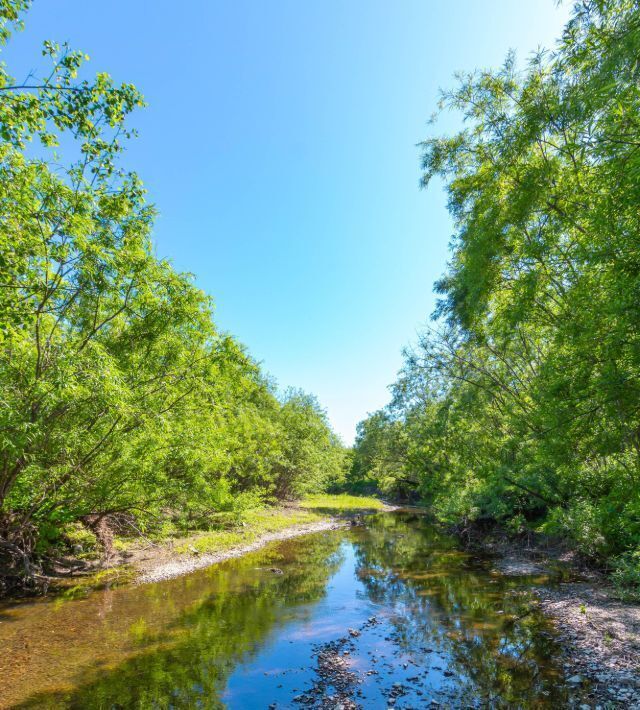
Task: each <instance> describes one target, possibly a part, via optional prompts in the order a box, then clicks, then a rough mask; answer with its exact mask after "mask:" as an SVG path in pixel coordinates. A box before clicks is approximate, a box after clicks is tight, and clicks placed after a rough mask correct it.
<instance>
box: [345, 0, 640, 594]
mask: <svg viewBox="0 0 640 710" xmlns="http://www.w3.org/2000/svg"><path fill="white" fill-rule="evenodd" d="M441 109H443V110H450V109H453V110H455V111H457V112H461V114H462V116H463V118H464V123H463V125H462V129H461V130H460V131H458V132H457V133H455V135H448V136H441V137H434V138H430V139H429V140H426V141H425V142H424V143H423V144H422V149H423V168H424V178H423V181H424V185H425V186H426V185H427V184H428V183H430V181H431V180H432V179H433V178H439V179H440V180H442V181H443V182H444V184H445V185H446V189H447V191H448V198H449V209H450V212H451V215H452V216H453V219H454V222H455V235H454V237H453V240H452V244H451V247H452V257H451V260H450V263H449V265H448V268H447V271H446V273H445V275H444V276H443V277H442V279H441V280H440V281H439V282H438V284H437V285H436V288H437V291H438V293H439V294H440V295H441V299H440V301H439V305H438V307H437V310H436V312H435V314H434V325H433V327H430V328H427V329H426V330H425V331H424V332H423V334H422V336H421V338H420V339H419V342H418V343H417V345H415V346H414V347H412V348H410V349H408V350H407V351H406V353H405V358H404V366H403V368H402V370H401V372H400V374H399V377H398V379H397V381H396V383H395V385H394V387H393V397H392V401H391V403H390V404H389V406H388V407H387V408H385V409H384V410H382V411H379V412H376V413H375V414H373V415H372V416H370V417H369V418H368V419H366V420H365V421H364V422H362V423H361V424H360V427H359V432H358V439H357V444H356V451H355V460H354V466H353V470H352V473H351V478H352V482H353V483H358V484H359V485H363V483H366V482H367V481H371V482H373V483H375V484H376V485H378V486H379V487H380V488H382V489H383V490H385V491H390V492H394V493H401V494H405V495H406V494H414V495H417V496H419V497H420V498H422V499H423V500H424V501H426V502H428V504H429V505H431V506H432V507H433V509H434V511H435V512H436V514H437V515H438V516H439V517H440V518H441V519H443V520H446V521H452V522H460V521H472V520H476V521H477V520H493V521H501V522H503V523H506V524H508V525H509V526H511V527H512V529H513V530H516V531H517V530H522V529H525V528H534V529H538V530H542V531H546V532H550V533H554V534H560V535H562V536H565V537H568V538H571V539H572V540H574V541H575V543H576V544H577V545H578V546H579V548H580V549H581V550H582V551H584V552H585V553H587V554H589V555H592V556H594V557H598V558H601V559H614V560H615V562H614V564H615V565H617V568H618V574H619V575H620V576H625V575H626V576H627V577H628V579H629V580H630V581H632V580H633V579H634V578H635V580H636V581H637V582H640V8H639V6H638V3H637V2H635V1H633V0H586V1H585V2H580V3H578V4H576V6H575V7H574V9H573V13H572V17H571V19H570V21H569V23H568V25H567V26H566V28H565V31H564V33H563V36H562V39H561V41H559V43H558V45H557V48H556V50H555V51H554V52H553V53H547V52H542V53H540V54H538V55H537V56H535V57H534V58H533V59H531V60H530V61H529V62H528V64H527V66H526V68H525V69H524V70H518V69H517V67H516V63H515V60H514V58H513V57H511V56H510V57H508V58H507V60H506V62H505V64H504V66H503V67H502V68H501V69H500V70H497V71H483V72H478V73H473V74H471V75H468V76H462V77H461V78H460V82H459V85H458V86H457V88H455V89H454V90H453V91H451V92H449V93H447V94H445V95H444V96H443V101H442V106H441Z"/></svg>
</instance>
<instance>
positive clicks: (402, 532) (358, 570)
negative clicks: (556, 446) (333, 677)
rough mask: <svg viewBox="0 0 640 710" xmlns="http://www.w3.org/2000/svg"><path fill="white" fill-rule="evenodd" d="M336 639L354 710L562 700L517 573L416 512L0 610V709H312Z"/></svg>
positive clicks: (550, 648) (543, 635) (554, 666)
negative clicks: (490, 568)
mask: <svg viewBox="0 0 640 710" xmlns="http://www.w3.org/2000/svg"><path fill="white" fill-rule="evenodd" d="M273 566H277V567H279V568H281V569H282V570H283V571H284V574H282V575H274V574H273V573H272V572H270V571H269V569H268V568H269V567H273ZM371 619H374V620H375V621H374V622H372V621H371ZM349 628H351V629H352V630H355V631H356V635H354V636H353V638H351V636H350V635H349V633H348V631H347V630H348V629H349ZM338 639H347V640H348V645H346V644H343V645H342V646H340V648H341V649H342V648H344V649H348V650H347V651H346V653H345V652H344V651H341V653H345V655H344V657H343V660H344V663H345V664H346V665H348V668H349V670H350V671H352V672H353V674H355V675H354V677H357V678H358V682H357V683H354V686H353V688H352V700H353V702H355V703H356V704H359V705H361V706H362V707H366V708H377V707H381V708H386V707H388V705H389V704H394V703H395V706H396V707H404V708H409V707H422V706H425V705H426V706H429V702H430V701H431V700H437V701H438V702H440V703H442V704H444V705H445V706H446V705H448V706H450V707H460V706H465V705H470V706H473V707H523V708H525V707H560V706H562V705H564V704H565V703H566V700H567V698H566V694H565V688H564V685H563V682H562V675H561V672H560V668H559V665H558V662H557V653H556V648H555V644H554V642H553V636H552V634H551V632H550V630H549V628H548V627H547V625H546V623H545V621H544V619H542V618H541V617H540V616H539V615H538V614H537V613H536V612H535V611H534V610H532V608H531V607H530V605H529V604H528V599H527V587H526V580H519V581H513V580H506V579H504V578H502V577H498V576H493V575H491V574H490V573H489V572H487V571H486V569H485V568H484V567H483V565H482V564H481V563H480V562H478V561H476V560H473V559H471V558H469V557H468V556H467V555H465V554H464V553H462V552H461V551H459V550H458V549H457V548H456V546H455V543H454V541H453V540H452V539H450V538H448V537H446V536H442V535H440V534H438V533H437V532H436V531H435V530H434V529H433V528H431V527H429V526H428V525H427V524H426V523H425V522H424V521H423V520H422V519H420V518H417V517H415V516H408V515H400V514H379V515H375V516H371V517H370V518H369V519H368V520H367V525H366V526H365V527H362V528H357V529H354V530H348V531H335V532H330V533H324V534H318V535H312V536H307V537H304V538H298V539H296V540H292V541H288V542H286V543H280V544H279V545H277V546H274V547H271V548H269V549H267V550H263V551H261V552H258V553H254V554H251V555H248V556H246V557H244V558H240V559H237V560H230V561H228V562H226V563H224V564H222V565H219V566H217V567H215V568H211V569H209V570H202V571H200V572H197V573H194V574H192V575H190V576H188V577H184V578H180V579H176V580H171V581H168V582H164V583H160V584H155V585H148V586H145V587H138V588H129V589H116V590H111V591H104V592H100V593H96V594H94V595H92V596H91V597H90V598H88V599H85V600H76V601H69V602H62V603H61V602H54V603H52V602H43V603H38V604H30V605H22V606H19V607H17V608H13V609H8V610H5V612H4V615H3V617H2V621H1V622H0V647H2V648H3V654H2V658H1V660H0V679H1V680H0V698H1V699H2V700H1V701H0V706H1V707H21V708H27V707H38V708H59V707H71V708H200V707H201V708H218V707H224V706H228V707H233V708H243V709H244V708H254V707H255V708H267V707H268V706H269V705H270V704H271V703H275V704H276V707H278V708H285V707H289V708H290V707H297V706H300V705H303V704H306V705H307V706H312V707H313V706H317V707H321V706H322V702H323V700H322V698H321V697H319V695H317V694H316V695H314V694H313V693H311V692H310V691H311V689H313V688H314V687H315V688H316V689H318V687H319V686H318V676H317V671H318V668H317V663H318V661H317V656H316V653H315V651H316V650H317V649H318V648H321V647H322V645H323V644H327V643H330V642H335V641H336V640H338ZM323 683H324V684H323V685H322V688H323V692H324V694H325V696H326V695H330V694H331V693H332V692H333V689H332V687H331V683H330V682H329V683H328V684H327V683H326V682H324V681H323Z"/></svg>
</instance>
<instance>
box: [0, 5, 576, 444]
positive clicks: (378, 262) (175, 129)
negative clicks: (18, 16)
mask: <svg viewBox="0 0 640 710" xmlns="http://www.w3.org/2000/svg"><path fill="white" fill-rule="evenodd" d="M568 12H569V6H568V3H565V4H564V5H563V6H561V7H559V8H558V7H557V6H556V3H555V2H554V0H526V1H522V0H447V1H444V0H420V1H419V0H414V1H410V0H400V1H399V2H389V0H384V1H382V0H359V1H356V0H341V1H337V0H321V1H320V0H286V1H284V0H270V1H269V2H266V1H264V2H263V1H258V0H254V1H252V2H247V1H238V0H227V1H226V2H219V1H211V0H184V1H183V2H181V3H176V2H169V1H168V0H154V1H151V0H109V1H108V2H107V1H105V0H103V1H98V0H92V1H88V0H57V1H56V2H51V1H50V0H35V2H34V6H33V9H32V10H31V12H30V13H29V15H28V16H27V27H26V30H25V31H24V32H23V33H20V34H19V35H17V36H16V37H15V38H14V40H13V41H12V43H11V46H10V47H9V48H8V49H7V51H6V52H3V54H4V55H5V60H6V61H7V62H8V64H9V69H10V71H12V73H14V74H16V75H17V76H18V78H22V77H23V75H24V74H25V73H26V72H27V71H28V70H29V69H30V68H35V67H37V66H38V65H39V60H38V57H39V51H38V50H39V47H40V42H41V40H43V39H45V38H49V39H55V40H57V41H64V40H68V41H69V42H70V43H71V45H72V46H73V47H74V48H78V49H82V50H84V51H86V52H87V53H88V54H89V55H90V56H91V60H92V61H91V63H90V65H89V67H90V68H91V69H92V71H94V72H95V71H108V72H110V73H111V74H112V75H113V76H114V77H115V78H116V79H118V80H121V81H131V82H133V83H135V84H136V85H137V86H138V87H139V88H140V89H141V90H142V91H143V93H144V94H145V96H146V98H147V100H148V103H149V107H148V108H147V109H146V110H144V111H143V112H142V113H139V114H138V115H137V116H136V117H135V125H136V126H137V127H138V128H139V130H140V137H139V138H138V139H137V140H135V141H134V142H133V143H131V144H130V146H129V150H128V154H127V158H126V160H127V164H128V165H130V166H132V167H134V168H135V169H136V171H137V172H138V173H139V174H140V175H141V177H142V178H143V180H144V182H145V184H146V186H147V188H148V190H149V194H150V199H151V201H153V202H154V203H155V204H156V205H157V207H158V209H159V211H160V218H159V219H158V222H157V226H156V230H155V240H156V245H157V252H158V254H159V255H160V256H163V257H169V258H170V259H171V260H172V261H173V263H174V264H175V266H176V267H177V268H178V269H180V270H184V271H191V272H193V273H194V274H195V275H196V276H197V283H198V284H199V286H200V287H202V288H203V289H205V290H206V291H207V292H209V293H210V294H211V295H212V296H213V297H214V299H215V301H216V318H217V322H218V324H219V326H220V327H221V328H223V329H225V330H229V331H231V332H232V333H233V334H235V335H236V336H237V337H238V338H239V339H240V340H241V341H242V342H244V343H245V344H246V345H247V346H248V347H249V349H250V351H251V353H252V354H253V355H254V357H256V358H257V359H258V360H260V361H262V362H263V363H264V366H265V368H266V369H267V370H268V371H269V372H270V373H271V374H272V375H274V376H275V377H276V378H277V380H278V382H279V384H280V385H281V386H282V387H286V386H289V385H293V386H299V387H302V388H304V389H306V390H308V391H311V392H313V393H315V394H316V395H317V396H318V398H319V399H320V402H321V403H322V404H323V406H325V407H326V408H327V410H328V413H329V416H330V419H331V421H332V423H333V425H334V428H335V429H336V431H337V432H338V433H339V434H341V436H342V437H343V439H344V440H345V441H346V442H350V441H351V440H352V437H353V434H354V430H355V425H356V423H357V422H358V421H359V420H360V419H362V418H363V417H364V416H365V415H366V414H367V412H369V411H373V410H375V409H377V408H379V407H381V406H383V405H384V404H385V403H386V402H387V400H388V390H387V386H388V385H389V383H391V382H392V381H393V380H394V378H395V374H396V371H397V369H398V368H399V366H400V363H401V355H400V351H401V348H402V346H403V345H405V344H407V343H408V342H410V341H412V340H414V339H415V335H416V331H417V329H418V328H419V326H420V324H422V323H424V322H425V321H426V320H427V318H428V316H429V314H430V312H431V311H432V309H433V305H434V296H433V293H432V284H433V282H434V280H435V279H436V278H438V276H439V275H440V274H441V272H442V271H443V269H444V267H445V264H446V260H447V255H448V249H447V245H448V241H449V237H450V234H451V231H452V227H451V222H450V219H449V217H448V214H447V211H446V200H445V195H444V193H443V192H442V190H441V189H440V188H439V187H436V188H432V189H430V190H429V191H427V192H425V191H421V190H419V188H418V181H419V177H420V170H419V151H418V149H417V148H416V143H418V141H420V140H421V139H423V138H425V137H426V136H427V135H428V134H429V131H431V130H432V129H431V127H428V126H427V119H428V117H429V115H430V114H431V112H432V111H433V110H434V108H435V105H436V101H437V98H438V89H439V88H440V87H448V86H451V85H452V81H453V79H452V75H453V73H454V72H455V71H457V70H471V69H473V68H476V67H489V66H496V65H498V64H500V63H501V62H502V61H503V59H504V57H505V55H506V53H507V51H508V50H509V49H515V50H516V52H517V54H518V57H519V58H520V59H521V60H524V59H526V57H527V55H528V54H529V53H530V52H531V51H533V50H535V49H536V48H538V47H540V46H545V47H551V46H553V44H554V42H555V39H556V38H557V37H558V36H559V34H560V31H561V28H562V25H563V24H564V22H565V20H566V18H567V16H568ZM454 125H455V119H453V118H451V119H447V120H445V121H443V122H441V124H440V128H441V130H447V128H449V129H451V128H452V127H453V126H454Z"/></svg>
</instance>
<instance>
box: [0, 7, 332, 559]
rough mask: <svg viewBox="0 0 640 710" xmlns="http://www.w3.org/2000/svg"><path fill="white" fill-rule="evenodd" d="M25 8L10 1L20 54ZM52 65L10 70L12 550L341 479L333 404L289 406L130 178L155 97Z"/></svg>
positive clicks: (0, 497)
mask: <svg viewBox="0 0 640 710" xmlns="http://www.w3.org/2000/svg"><path fill="white" fill-rule="evenodd" d="M25 7H26V3H24V2H22V1H21V0H5V1H3V2H2V4H0V40H1V41H2V42H6V40H7V39H8V37H9V30H10V29H11V28H12V27H14V26H17V25H19V22H20V16H21V12H22V11H23V10H24V9H25ZM42 54H43V57H44V59H45V61H47V62H48V63H49V64H50V66H49V68H48V69H47V70H46V71H45V72H44V73H43V75H42V76H43V77H44V78H42V79H39V78H36V77H35V76H34V77H32V78H30V79H29V80H27V82H26V83H25V84H18V83H16V82H15V81H14V80H13V79H12V78H11V77H10V76H9V75H8V73H7V72H6V70H5V67H4V65H0V205H1V210H2V220H0V541H3V543H4V544H3V545H0V547H2V548H3V551H8V554H10V555H13V556H14V561H15V559H17V558H19V557H20V556H21V555H22V554H23V553H24V552H25V551H27V552H29V551H30V550H31V549H33V545H34V544H37V545H38V549H44V548H46V546H47V545H48V544H49V543H50V542H52V541H53V540H54V539H55V538H56V536H57V535H58V533H59V530H60V528H61V527H62V526H64V525H66V524H67V523H70V522H73V521H77V520H80V519H82V517H83V516H86V515H90V514H95V513H99V514H104V513H107V514H115V513H122V512H124V511H128V512H129V513H133V514H135V515H137V516H139V518H140V523H141V524H142V525H143V526H144V525H150V524H151V522H150V521H154V520H157V519H158V517H162V516H165V515H169V517H171V518H175V519H177V522H178V523H179V524H183V523H186V524H191V523H193V522H194V521H195V522H198V524H201V525H203V526H205V527H206V520H207V518H208V516H210V515H213V514H215V513H218V512H226V513H229V514H232V515H235V516H236V517H237V516H238V515H240V514H241V513H242V512H243V511H244V510H246V509H248V508H250V507H255V506H256V505H260V504H262V503H263V502H264V501H265V500H267V499H272V498H273V497H274V496H275V497H280V498H285V497H292V496H297V495H300V494H301V493H304V492H308V491H315V490H321V489H322V488H323V486H324V485H325V483H326V482H327V481H329V480H333V479H336V478H339V477H340V476H341V475H342V470H343V458H344V453H343V449H342V446H341V444H340V443H339V441H338V440H337V439H336V437H335V436H334V435H333V433H332V432H331V430H330V428H329V425H328V422H327V420H326V416H325V415H324V413H323V412H322V410H321V409H320V408H319V406H318V405H317V403H316V402H315V400H313V398H310V397H308V396H307V395H304V394H303V393H292V394H290V395H289V396H287V397H286V398H285V399H284V401H280V400H279V399H278V397H277V395H276V392H275V391H274V387H273V385H272V384H271V383H270V382H269V380H268V378H266V377H265V375H264V374H263V373H262V372H261V370H260V368H259V367H258V365H257V364H256V363H255V362H254V361H253V360H252V359H251V358H250V357H249V356H248V355H247V353H246V352H245V351H244V348H243V347H242V346H241V345H240V344H238V343H237V342H236V341H235V340H234V339H233V338H231V337H230V336H228V335H225V334H223V333H220V332H219V331H218V330H217V328H216V327H215V324H214V322H213V319H212V304H211V302H210V299H209V298H208V297H207V296H206V295H205V294H204V293H203V292H201V291H200V290H198V289H197V288H196V287H195V286H194V285H193V282H192V278H191V277H190V276H189V275H186V274H180V273H177V272H176V271H175V270H174V269H173V268H172V267H171V265H170V264H168V263H167V262H165V261H162V260H159V259H157V258H156V257H155V256H154V253H153V245H152V241H151V230H152V227H153V219H154V215H155V210H154V208H153V207H152V206H151V205H149V204H148V203H147V202H146V199H145V190H144V188H143V186H142V183H141V181H140V179H139V178H138V176H137V175H135V174H134V173H130V172H126V171H124V170H123V169H121V168H120V167H119V156H120V153H121V152H122V151H123V149H124V146H125V143H126V140H127V139H128V138H130V137H132V136H133V135H134V132H133V131H132V130H131V129H130V128H128V127H127V119H128V117H129V115H130V113H131V112H132V111H133V110H134V109H136V108H138V107H140V106H142V105H143V103H144V102H143V98H142V96H141V94H140V93H139V92H138V90H137V89H136V88H135V87H134V86H133V85H131V84H121V85H117V84H115V83H114V82H113V80H112V79H111V78H110V77H109V76H108V75H107V74H98V75H96V76H95V77H93V78H91V77H88V78H80V77H81V76H82V77H84V76H85V73H86V72H85V69H84V64H85V61H86V59H87V57H86V56H85V55H84V54H83V53H81V52H76V51H72V50H71V49H69V48H68V47H67V46H62V47H60V46H58V45H57V44H55V43H53V42H45V43H44V48H43V52H42ZM27 530H28V531H29V534H28V535H27V536H25V531H27ZM16 555H17V558H16V557H15V556H16Z"/></svg>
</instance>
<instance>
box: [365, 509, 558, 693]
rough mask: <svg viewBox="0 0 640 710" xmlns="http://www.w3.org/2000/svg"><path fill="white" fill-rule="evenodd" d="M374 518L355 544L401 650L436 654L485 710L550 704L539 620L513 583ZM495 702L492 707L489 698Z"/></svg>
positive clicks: (449, 547) (435, 541)
mask: <svg viewBox="0 0 640 710" xmlns="http://www.w3.org/2000/svg"><path fill="white" fill-rule="evenodd" d="M409 523H410V524H406V522H405V521H404V520H403V519H401V518H399V517H398V516H390V515H381V516H377V517H376V519H375V520H372V521H371V524H370V526H369V527H368V528H367V530H366V531H364V532H363V533H362V536H361V538H360V539H359V540H358V543H357V544H356V560H357V568H358V576H359V578H360V580H361V581H362V583H363V584H364V586H365V589H366V592H367V596H368V597H369V598H370V599H371V600H372V601H374V602H376V603H377V604H380V605H384V606H388V607H391V608H395V610H396V611H397V614H396V615H395V616H393V617H392V618H391V621H392V623H393V625H394V627H395V629H396V633H397V639H396V640H397V642H398V643H399V644H400V646H401V647H402V648H404V649H405V650H407V651H410V652H413V653H414V654H415V652H418V655H419V654H420V649H422V648H424V647H425V646H429V647H432V648H435V649H437V650H438V651H440V652H444V653H445V654H446V655H447V656H448V661H447V663H448V665H449V669H450V670H452V671H453V672H454V674H455V679H456V681H457V682H458V684H459V686H460V688H461V692H463V693H464V694H465V695H468V696H469V697H475V698H478V697H481V698H485V699H487V698H491V699H492V700H491V703H492V705H493V706H500V705H502V704H504V705H508V706H509V707H520V706H523V707H530V706H531V703H533V704H534V705H538V704H549V705H553V704H556V706H557V704H558V703H559V702H560V701H561V700H562V699H563V698H564V693H563V691H562V689H559V688H557V687H556V685H557V684H558V681H559V674H558V671H557V668H556V666H555V665H554V664H553V662H552V661H551V656H552V654H553V649H554V644H553V640H552V637H551V635H550V633H549V629H548V627H547V624H546V622H545V620H544V619H543V617H542V616H541V615H540V614H538V613H536V612H535V611H532V609H531V607H530V605H529V603H528V601H527V599H526V596H525V598H523V596H522V595H521V594H518V593H510V591H511V592H515V587H516V586H517V584H516V583H515V582H513V581H510V580H505V579H501V578H497V577H492V576H491V575H489V574H488V573H487V572H485V571H483V570H482V569H479V568H478V567H477V566H476V565H474V563H473V562H472V561H471V560H469V558H468V556H467V555H465V554H464V553H462V552H460V551H459V550H457V549H456V547H455V543H454V541H453V540H452V539H451V538H449V537H444V536H442V535H439V534H438V532H437V531H436V530H435V529H434V528H432V527H430V526H428V525H426V524H424V523H422V522H421V521H420V520H419V519H418V518H413V519H410V520H409ZM497 698H499V700H498V699H497Z"/></svg>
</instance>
